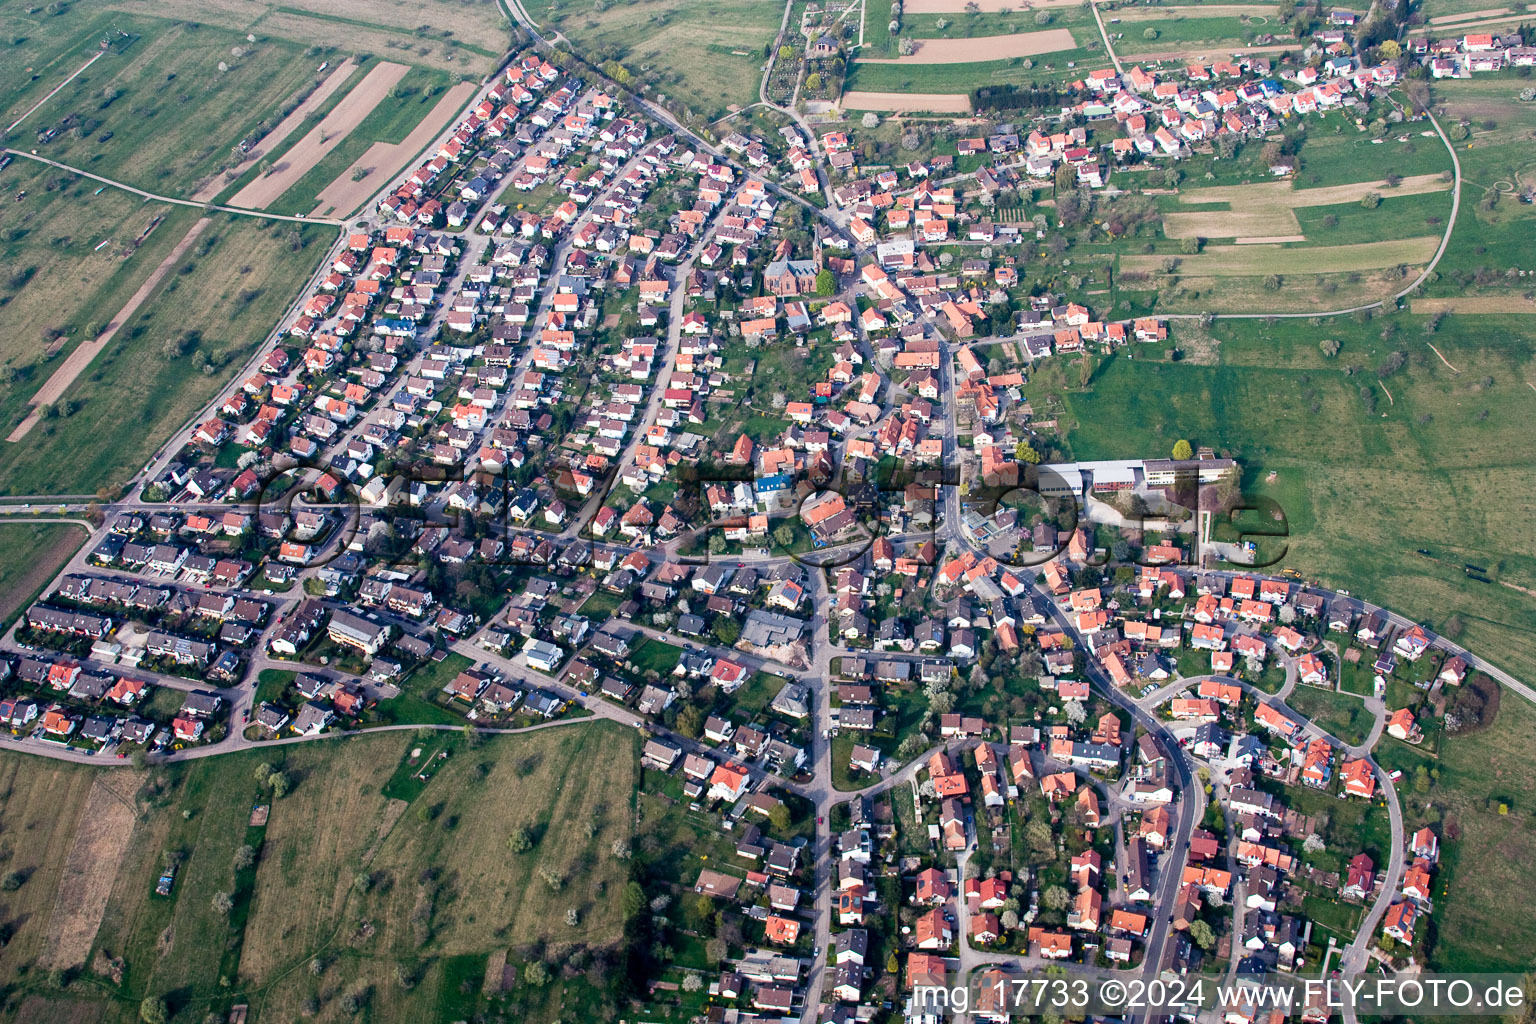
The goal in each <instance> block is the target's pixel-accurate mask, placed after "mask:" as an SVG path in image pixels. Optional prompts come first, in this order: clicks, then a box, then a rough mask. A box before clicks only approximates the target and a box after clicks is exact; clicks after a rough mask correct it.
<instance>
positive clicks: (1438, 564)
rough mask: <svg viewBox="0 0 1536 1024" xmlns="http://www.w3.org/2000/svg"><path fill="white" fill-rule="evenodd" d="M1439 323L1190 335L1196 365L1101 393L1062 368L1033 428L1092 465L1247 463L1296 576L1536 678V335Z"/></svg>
mask: <svg viewBox="0 0 1536 1024" xmlns="http://www.w3.org/2000/svg"><path fill="white" fill-rule="evenodd" d="M1425 321H1426V318H1425V317H1418V316H1407V315H1397V316H1393V317H1390V318H1387V317H1378V318H1376V319H1374V320H1372V321H1371V322H1369V323H1367V324H1362V323H1360V322H1358V321H1357V320H1355V319H1353V318H1334V319H1330V320H1327V321H1323V322H1322V323H1320V324H1318V325H1313V324H1312V323H1311V322H1310V321H1307V320H1297V321H1277V322H1275V323H1274V324H1273V325H1269V324H1265V323H1263V322H1262V321H1252V322H1222V321H1218V322H1217V324H1216V325H1215V326H1214V327H1213V328H1212V329H1211V330H1210V331H1208V332H1206V331H1202V330H1201V329H1199V328H1197V327H1195V326H1194V325H1179V326H1176V327H1175V338H1176V340H1177V342H1178V344H1180V345H1181V346H1182V347H1183V348H1184V350H1185V351H1186V352H1187V353H1191V356H1190V357H1189V358H1186V360H1185V361H1184V362H1180V363H1174V362H1168V361H1166V360H1165V359H1160V358H1158V356H1157V355H1156V354H1155V353H1152V352H1148V351H1146V350H1139V351H1137V352H1136V353H1135V359H1133V360H1127V359H1124V358H1121V357H1116V358H1114V359H1112V360H1110V361H1109V362H1108V364H1107V365H1105V366H1103V367H1102V368H1101V369H1099V370H1098V372H1097V373H1096V374H1095V377H1094V379H1093V381H1092V382H1091V384H1090V386H1089V387H1090V389H1089V390H1088V391H1079V390H1077V389H1076V386H1075V385H1076V379H1075V377H1074V379H1073V381H1072V384H1071V386H1069V385H1068V384H1067V382H1066V380H1065V377H1064V375H1063V370H1062V368H1061V365H1060V363H1059V362H1058V363H1057V364H1056V365H1055V366H1052V367H1049V368H1043V369H1042V370H1041V371H1037V373H1036V375H1035V377H1034V379H1033V380H1032V381H1031V383H1030V388H1029V391H1030V396H1031V399H1032V401H1033V402H1034V406H1035V409H1036V410H1037V412H1036V415H1042V416H1055V417H1056V418H1057V419H1058V420H1059V422H1060V424H1061V427H1062V429H1063V430H1064V431H1065V433H1066V437H1067V440H1068V442H1069V444H1070V447H1071V450H1072V454H1073V455H1074V457H1077V458H1084V459H1100V458H1123V457H1126V453H1127V452H1138V453H1153V454H1161V453H1163V452H1166V451H1168V450H1169V449H1170V448H1171V447H1172V445H1173V443H1174V441H1176V440H1178V439H1179V438H1186V437H1187V438H1190V439H1192V440H1193V441H1194V442H1195V443H1196V444H1207V445H1210V446H1211V447H1213V448H1215V449H1216V450H1217V451H1218V452H1230V453H1231V454H1232V455H1234V456H1236V457H1238V458H1240V459H1242V461H1243V463H1244V469H1245V472H1244V486H1245V490H1246V491H1247V492H1249V493H1253V494H1259V495H1267V496H1268V497H1271V498H1273V499H1274V500H1275V501H1277V502H1278V503H1279V504H1280V506H1281V507H1282V508H1283V509H1284V511H1285V515H1286V518H1287V522H1288V529H1289V534H1290V535H1289V538H1288V539H1287V541H1286V544H1287V548H1288V553H1287V555H1286V557H1285V558H1284V560H1283V561H1282V562H1281V563H1280V565H1281V566H1286V567H1291V568H1295V569H1297V570H1299V571H1301V572H1302V573H1304V574H1305V575H1306V577H1307V578H1309V579H1314V580H1319V581H1322V582H1324V583H1328V584H1331V585H1333V586H1337V587H1344V588H1347V589H1350V590H1352V591H1353V592H1354V593H1355V594H1357V595H1360V596H1362V597H1366V598H1368V599H1370V600H1372V601H1377V602H1380V603H1382V604H1385V605H1387V606H1388V607H1391V608H1393V609H1394V610H1395V611H1398V612H1401V613H1402V614H1404V615H1407V616H1409V617H1410V618H1414V619H1418V620H1421V621H1427V622H1430V623H1432V624H1434V625H1435V626H1436V627H1444V626H1446V625H1448V624H1449V625H1453V627H1454V626H1459V627H1460V630H1461V633H1460V636H1459V640H1460V642H1461V643H1464V644H1466V645H1467V646H1468V647H1470V648H1472V649H1473V650H1476V651H1478V652H1479V653H1481V654H1483V655H1484V656H1485V657H1488V658H1489V659H1490V660H1492V661H1493V662H1495V663H1496V664H1499V665H1500V666H1501V667H1503V668H1505V669H1507V670H1508V671H1511V672H1514V673H1516V674H1517V675H1520V676H1521V677H1522V678H1530V677H1532V676H1536V598H1532V597H1531V596H1529V595H1527V594H1525V593H1523V592H1521V591H1518V590H1512V589H1509V588H1508V587H1503V586H1500V583H1501V582H1507V583H1510V584H1512V585H1515V586H1520V587H1525V588H1531V589H1536V557H1533V556H1532V555H1531V553H1530V546H1529V545H1528V544H1527V543H1526V542H1525V541H1524V540H1523V538H1524V536H1525V531H1526V529H1527V524H1528V517H1527V516H1526V513H1525V512H1524V510H1525V509H1528V508H1529V507H1531V506H1532V505H1533V504H1536V471H1533V470H1532V469H1531V468H1530V466H1529V463H1528V460H1527V459H1526V457H1525V452H1526V449H1527V444H1526V442H1525V440H1524V433H1525V431H1524V427H1523V424H1524V423H1525V422H1527V421H1528V419H1529V417H1530V416H1531V415H1532V413H1533V411H1536V392H1533V391H1532V390H1531V388H1529V387H1527V386H1526V383H1525V382H1526V381H1527V380H1532V379H1536V365H1533V360H1532V357H1531V354H1530V353H1531V340H1530V333H1529V332H1530V327H1529V324H1528V323H1527V322H1526V321H1523V320H1521V319H1520V318H1518V317H1498V316H1481V317H1476V318H1464V319H1463V318H1458V317H1455V316H1452V317H1450V318H1449V320H1447V321H1446V322H1445V323H1444V324H1443V325H1441V326H1440V328H1439V330H1438V332H1437V333H1436V334H1435V335H1434V336H1433V337H1429V338H1426V336H1425V334H1424V330H1423V329H1424V325H1425ZM1384 331H1386V332H1387V333H1388V339H1389V340H1384V339H1383V337H1382V334H1383V332H1384ZM1323 339H1333V340H1337V341H1339V342H1340V343H1341V345H1342V348H1341V351H1340V353H1339V355H1338V357H1337V358H1336V359H1329V358H1327V357H1325V356H1324V355H1323V353H1322V352H1321V351H1320V350H1319V342H1320V341H1322V340H1323ZM1426 342H1433V343H1434V345H1435V346H1436V347H1437V348H1438V349H1440V351H1441V352H1442V353H1444V354H1445V356H1446V357H1447V358H1448V359H1449V360H1450V362H1451V363H1452V364H1453V365H1455V366H1456V367H1458V368H1459V369H1460V370H1461V372H1460V373H1459V374H1458V373H1453V372H1452V371H1451V370H1449V369H1448V368H1446V367H1445V366H1444V365H1443V364H1441V362H1440V360H1439V359H1438V358H1436V357H1435V355H1434V353H1432V352H1431V351H1430V350H1429V348H1428V345H1427V343H1426ZM1393 351H1403V352H1405V353H1406V355H1407V360H1406V366H1405V367H1404V369H1402V370H1401V371H1399V372H1397V373H1395V374H1392V375H1391V376H1389V377H1388V379H1387V381H1386V385H1387V387H1388V388H1389V389H1390V390H1391V392H1392V394H1393V396H1394V400H1395V401H1394V402H1393V403H1389V402H1388V401H1387V399H1386V397H1385V395H1384V394H1383V392H1382V387H1381V384H1379V383H1377V379H1376V369H1377V368H1378V367H1380V366H1381V365H1382V364H1383V363H1384V361H1385V360H1386V359H1387V358H1388V355H1389V353H1391V352H1393ZM1194 353H1206V355H1204V356H1202V357H1201V358H1200V362H1201V363H1202V364H1203V365H1192V362H1193V361H1194V356H1193V354H1194ZM1362 388H1365V389H1367V390H1368V392H1369V393H1371V395H1372V400H1373V404H1372V405H1371V406H1367V405H1366V404H1365V402H1364V401H1363V399H1362V398H1361V394H1360V393H1361V390H1362ZM1271 472H1273V473H1274V474H1275V478H1274V480H1273V481H1270V480H1269V479H1268V476H1269V474H1270V473H1271ZM1420 548H1423V549H1425V550H1428V551H1431V552H1432V553H1433V555H1434V556H1435V557H1436V558H1437V559H1438V561H1431V560H1429V559H1426V558H1424V557H1423V556H1421V555H1419V554H1417V553H1416V551H1417V549H1420ZM1463 562H1473V563H1476V564H1480V565H1485V566H1486V567H1487V568H1489V570H1490V576H1491V578H1492V579H1493V580H1494V581H1495V582H1493V583H1490V584H1484V583H1478V582H1476V581H1474V580H1472V579H1470V578H1469V577H1467V576H1466V575H1465V573H1464V572H1463V571H1462V569H1461V565H1462V563H1463Z"/></svg>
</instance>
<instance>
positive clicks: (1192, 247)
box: [1179, 238, 1200, 256]
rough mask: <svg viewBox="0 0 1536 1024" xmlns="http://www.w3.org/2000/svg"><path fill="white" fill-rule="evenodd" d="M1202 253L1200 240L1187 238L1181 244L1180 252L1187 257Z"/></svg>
mask: <svg viewBox="0 0 1536 1024" xmlns="http://www.w3.org/2000/svg"><path fill="white" fill-rule="evenodd" d="M1199 251H1200V239H1198V238H1186V239H1184V240H1183V241H1181V242H1180V243H1179V252H1181V253H1183V254H1184V255H1185V256H1193V255H1195V254H1196V253H1198V252H1199Z"/></svg>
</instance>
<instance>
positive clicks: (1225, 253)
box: [1120, 235, 1440, 277]
mask: <svg viewBox="0 0 1536 1024" xmlns="http://www.w3.org/2000/svg"><path fill="white" fill-rule="evenodd" d="M1439 244H1440V236H1438V235H1422V236H1420V237H1418V238H1402V239H1394V240H1392V241H1386V242H1363V243H1361V244H1359V245H1319V246H1309V247H1305V248H1286V247H1284V246H1280V245H1241V246H1239V245H1210V246H1206V248H1205V251H1204V252H1202V253H1200V254H1199V255H1197V256H1185V257H1183V258H1182V259H1181V260H1180V261H1179V272H1180V274H1183V275H1204V276H1209V277H1250V276H1262V275H1265V274H1302V273H1305V274H1342V273H1347V272H1349V271H1355V270H1375V269H1378V268H1381V267H1394V266H1397V265H1398V264H1400V263H1401V264H1408V265H1410V266H1411V265H1413V264H1417V263H1424V262H1427V261H1428V260H1429V258H1430V257H1431V256H1433V255H1434V252H1435V247H1436V246H1438V245H1439ZM1164 259H1166V257H1164V256H1124V257H1122V258H1121V260H1120V266H1121V269H1122V270H1128V271H1142V272H1145V273H1153V272H1156V271H1157V270H1158V269H1160V267H1161V265H1162V262H1163V260H1164Z"/></svg>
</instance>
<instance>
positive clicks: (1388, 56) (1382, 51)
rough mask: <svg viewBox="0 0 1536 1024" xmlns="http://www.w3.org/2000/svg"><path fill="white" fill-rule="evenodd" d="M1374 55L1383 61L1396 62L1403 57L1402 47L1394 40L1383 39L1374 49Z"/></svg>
mask: <svg viewBox="0 0 1536 1024" xmlns="http://www.w3.org/2000/svg"><path fill="white" fill-rule="evenodd" d="M1376 54H1377V56H1379V57H1380V58H1381V59H1382V60H1384V61H1388V60H1397V58H1399V57H1401V56H1402V55H1403V47H1402V45H1401V44H1399V43H1398V41H1397V40H1396V39H1383V40H1382V41H1381V45H1380V46H1378V47H1376Z"/></svg>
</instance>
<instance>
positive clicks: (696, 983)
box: [683, 971, 704, 992]
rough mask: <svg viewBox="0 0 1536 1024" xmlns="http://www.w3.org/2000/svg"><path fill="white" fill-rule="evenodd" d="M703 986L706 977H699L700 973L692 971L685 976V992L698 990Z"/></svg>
mask: <svg viewBox="0 0 1536 1024" xmlns="http://www.w3.org/2000/svg"><path fill="white" fill-rule="evenodd" d="M703 987H704V979H703V978H701V977H699V975H698V973H697V972H695V971H690V972H689V973H688V975H687V976H686V977H684V978H683V991H684V992H697V991H699V990H700V989H702V988H703Z"/></svg>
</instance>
